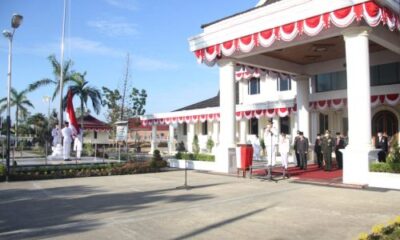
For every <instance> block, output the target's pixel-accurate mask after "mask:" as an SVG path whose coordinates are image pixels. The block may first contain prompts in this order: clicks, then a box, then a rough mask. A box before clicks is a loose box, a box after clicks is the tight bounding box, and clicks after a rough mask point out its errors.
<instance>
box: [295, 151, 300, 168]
mask: <svg viewBox="0 0 400 240" xmlns="http://www.w3.org/2000/svg"><path fill="white" fill-rule="evenodd" d="M296 166H297V167H300V156H299V154H298V153H297V152H296Z"/></svg>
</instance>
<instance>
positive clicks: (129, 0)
mask: <svg viewBox="0 0 400 240" xmlns="http://www.w3.org/2000/svg"><path fill="white" fill-rule="evenodd" d="M105 1H106V3H108V4H110V5H111V6H114V7H117V8H122V9H126V10H129V11H136V10H138V6H137V2H136V1H135V0H105Z"/></svg>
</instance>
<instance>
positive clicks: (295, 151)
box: [294, 131, 300, 167]
mask: <svg viewBox="0 0 400 240" xmlns="http://www.w3.org/2000/svg"><path fill="white" fill-rule="evenodd" d="M299 134H300V131H297V135H296V137H295V138H294V153H295V154H296V166H297V167H300V156H299V154H298V153H297V141H298V140H299V138H300V135H299Z"/></svg>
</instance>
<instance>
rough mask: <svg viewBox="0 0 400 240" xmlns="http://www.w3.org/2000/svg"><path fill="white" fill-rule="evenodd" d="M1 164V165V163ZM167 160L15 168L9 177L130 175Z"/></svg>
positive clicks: (34, 178)
mask: <svg viewBox="0 0 400 240" xmlns="http://www.w3.org/2000/svg"><path fill="white" fill-rule="evenodd" d="M0 166H1V165H0ZM165 166H166V162H165V161H159V162H157V164H150V163H149V162H141V163H139V162H133V161H129V162H126V163H111V164H93V165H60V166H35V167H17V168H13V169H12V171H11V173H10V177H9V179H10V180H12V181H15V180H17V181H20V180H42V179H57V178H75V177H92V176H112V175H128V174H137V173H150V172H159V171H160V168H162V167H165Z"/></svg>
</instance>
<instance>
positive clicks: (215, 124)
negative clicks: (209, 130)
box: [212, 121, 219, 146]
mask: <svg viewBox="0 0 400 240" xmlns="http://www.w3.org/2000/svg"><path fill="white" fill-rule="evenodd" d="M212 138H213V141H214V144H215V146H217V145H219V122H218V121H214V122H213V136H212Z"/></svg>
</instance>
